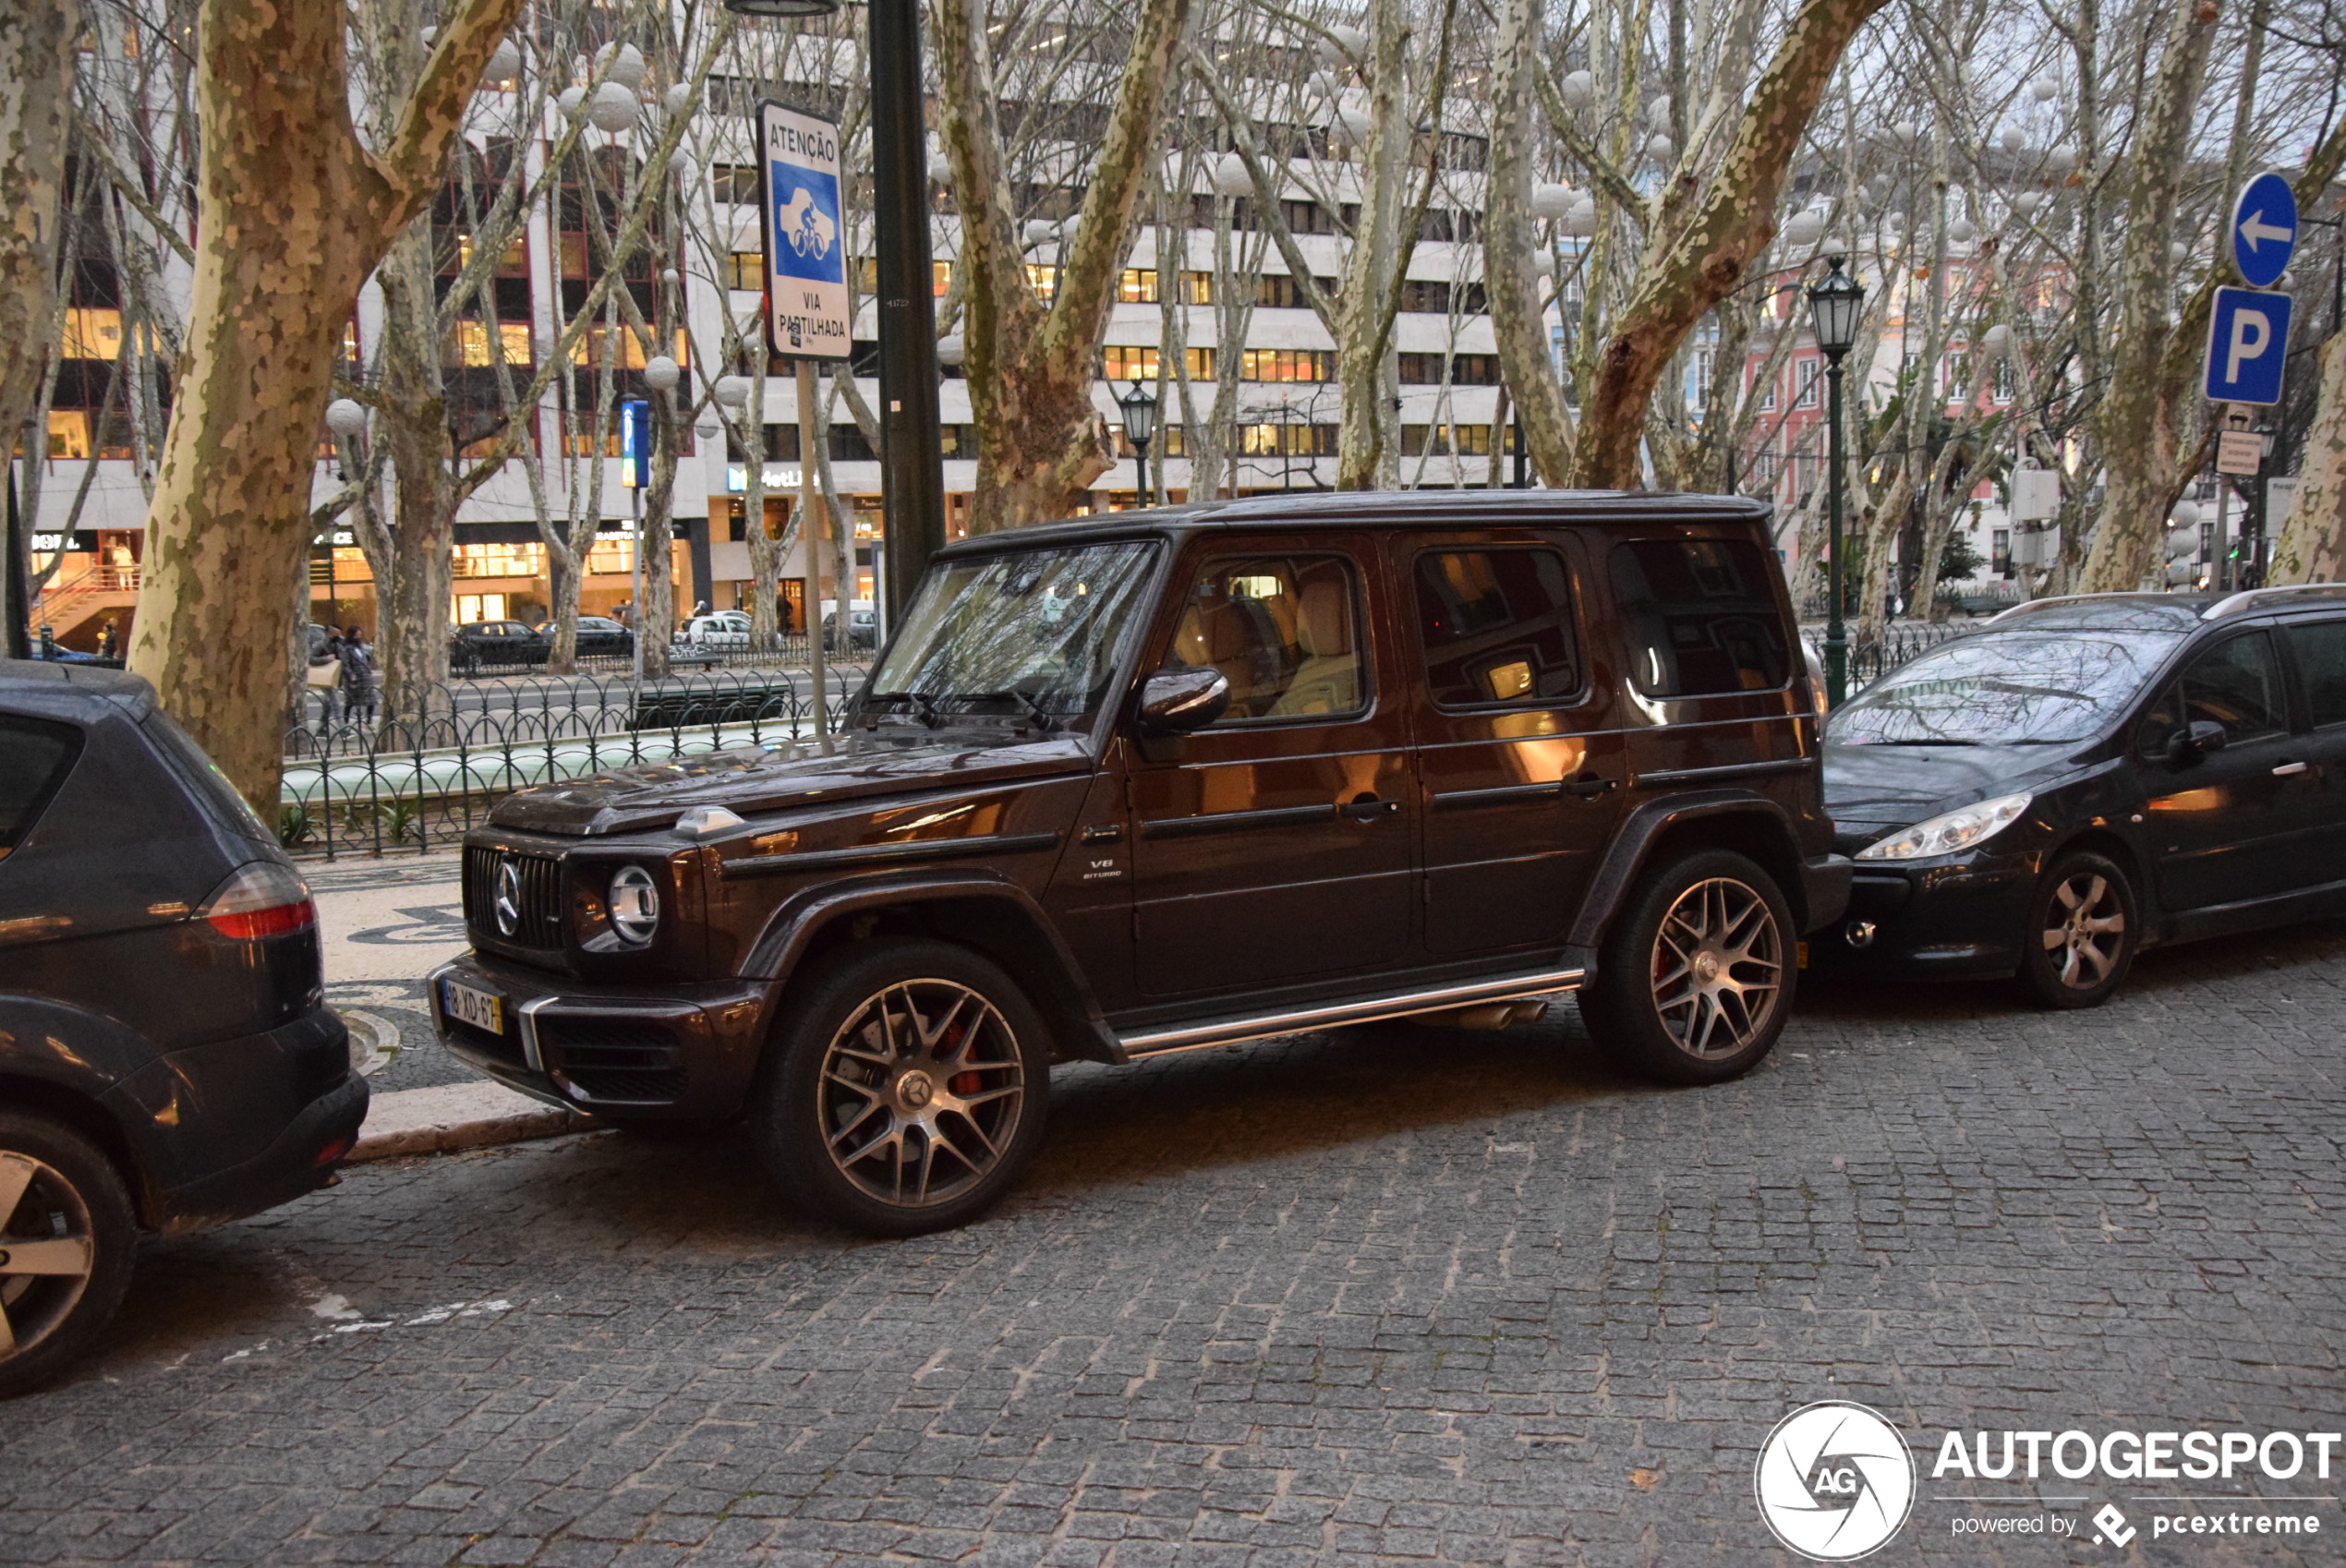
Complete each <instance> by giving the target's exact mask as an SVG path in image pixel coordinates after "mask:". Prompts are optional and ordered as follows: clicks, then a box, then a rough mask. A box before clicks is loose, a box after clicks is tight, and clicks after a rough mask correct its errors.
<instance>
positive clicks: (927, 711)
mask: <svg viewBox="0 0 2346 1568" xmlns="http://www.w3.org/2000/svg"><path fill="white" fill-rule="evenodd" d="M864 701H865V702H867V703H910V704H912V705H913V718H916V719H918V720H920V721H921V723H923V724H924V725H925V726H927V727H928V728H929V729H931V730H934V729H936V728H937V722H938V720H937V699H936V698H935V697H932V696H930V695H929V694H927V693H926V692H866V693H865V694H864Z"/></svg>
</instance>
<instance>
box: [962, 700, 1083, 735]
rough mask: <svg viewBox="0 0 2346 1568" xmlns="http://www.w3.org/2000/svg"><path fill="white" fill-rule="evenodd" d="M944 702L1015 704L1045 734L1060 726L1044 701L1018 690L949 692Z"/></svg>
mask: <svg viewBox="0 0 2346 1568" xmlns="http://www.w3.org/2000/svg"><path fill="white" fill-rule="evenodd" d="M944 700H945V701H946V702H949V703H1011V702H1014V703H1016V704H1018V705H1019V706H1021V707H1023V708H1024V709H1026V713H1027V717H1028V718H1032V719H1034V723H1035V725H1036V727H1037V728H1039V729H1040V730H1042V731H1043V733H1044V734H1046V735H1047V734H1049V733H1050V732H1051V731H1052V730H1055V729H1057V728H1058V718H1056V717H1055V716H1054V715H1053V714H1052V713H1051V711H1050V710H1049V709H1048V708H1046V707H1045V706H1043V703H1042V699H1041V698H1039V697H1037V696H1035V695H1034V693H1032V692H1021V691H1016V690H1013V691H1008V692H949V693H947V694H946V695H945V698H944Z"/></svg>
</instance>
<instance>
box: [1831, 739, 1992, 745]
mask: <svg viewBox="0 0 2346 1568" xmlns="http://www.w3.org/2000/svg"><path fill="white" fill-rule="evenodd" d="M1987 743H1988V742H1985V741H1956V740H1945V741H1930V740H1919V739H1911V740H1899V741H1852V742H1849V744H1851V745H1854V746H1984V745H1986V744H1987Z"/></svg>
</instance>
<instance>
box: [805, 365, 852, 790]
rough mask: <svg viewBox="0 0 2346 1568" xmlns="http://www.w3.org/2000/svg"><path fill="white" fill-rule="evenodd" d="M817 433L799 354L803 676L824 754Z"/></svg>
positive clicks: (824, 541)
mask: <svg viewBox="0 0 2346 1568" xmlns="http://www.w3.org/2000/svg"><path fill="white" fill-rule="evenodd" d="M822 439H823V431H822V429H821V428H819V427H818V426H816V423H815V362H814V361H813V360H812V359H802V360H800V361H799V362H798V515H799V517H800V519H801V520H802V525H801V527H800V528H799V530H798V543H799V548H800V549H804V551H805V552H806V662H807V673H808V678H809V680H810V681H811V683H812V684H813V686H814V688H815V739H816V741H817V742H820V744H821V745H822V748H823V751H824V753H825V754H828V753H829V752H830V749H831V742H830V733H831V727H830V714H829V712H828V706H829V699H828V694H827V693H826V690H825V688H826V686H827V684H828V682H827V681H825V680H824V675H825V673H826V672H825V670H824V669H823V557H824V554H825V553H826V551H827V550H828V549H829V540H828V533H829V530H828V529H827V528H825V527H824V526H823V523H824V514H825V513H827V512H828V511H829V510H830V509H829V508H828V507H827V506H825V505H824V504H823V498H822V495H821V494H820V492H819V491H818V490H817V489H816V485H815V450H816V449H815V443H816V441H818V440H822ZM839 621H840V627H841V628H842V629H844V628H845V627H846V625H847V605H846V603H845V600H844V598H842V600H841V602H840V608H839Z"/></svg>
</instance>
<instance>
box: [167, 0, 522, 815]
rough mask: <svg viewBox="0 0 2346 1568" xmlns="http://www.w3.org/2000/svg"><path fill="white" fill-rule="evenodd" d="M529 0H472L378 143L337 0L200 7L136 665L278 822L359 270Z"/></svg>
mask: <svg viewBox="0 0 2346 1568" xmlns="http://www.w3.org/2000/svg"><path fill="white" fill-rule="evenodd" d="M520 8H521V0H459V3H458V4H457V5H456V6H455V7H454V9H453V12H452V13H451V14H450V15H449V16H448V17H447V18H445V20H444V21H443V24H442V26H441V30H440V33H439V36H438V38H437V40H436V41H435V42H434V45H433V48H432V51H431V54H430V57H429V60H428V62H427V63H426V65H425V66H424V70H423V75H422V78H421V80H420V81H419V83H418V84H417V89H416V91H415V93H414V94H413V95H412V96H411V97H410V98H409V100H408V103H407V105H406V108H405V112H404V113H403V114H402V115H400V117H399V120H398V123H397V126H396V128H395V131H394V134H393V136H392V137H391V139H389V140H388V141H387V142H386V143H384V144H383V145H382V146H381V149H380V151H369V149H367V148H366V147H364V146H362V145H361V144H360V142H359V140H358V138H357V134H356V133H355V131H354V130H353V128H352V126H351V122H350V103H349V83H348V79H347V75H346V72H345V61H344V54H343V47H344V30H345V26H346V25H347V22H346V18H345V15H344V13H343V11H342V10H341V8H340V7H336V6H282V5H273V4H268V3H265V0H206V3H205V5H204V6H203V8H202V12H201V16H200V24H199V26H198V29H197V40H196V49H197V83H196V98H197V103H198V107H199V112H200V116H201V121H202V125H203V127H204V144H203V158H202V162H201V164H200V168H199V169H198V171H197V175H196V182H195V183H196V191H197V200H198V203H199V205H200V210H201V211H202V213H203V222H202V223H201V224H200V225H199V227H198V229H197V234H196V265H195V283H194V289H193V293H192V298H191V304H190V308H189V311H188V322H187V342H186V345H185V350H184V352H183V353H182V355H181V357H180V362H179V365H178V384H177V388H176V397H175V404H174V410H173V417H172V421H171V430H170V434H169V436H168V437H167V438H166V440H165V442H164V446H163V464H162V467H161V469H160V471H159V473H158V475H157V478H156V485H155V494H154V500H153V502H152V505H151V509H150V512H149V513H148V518H147V555H146V561H145V563H144V566H145V570H144V572H143V573H142V576H141V581H140V584H139V616H138V623H137V627H136V630H135V633H134V637H133V641H132V644H131V649H130V667H131V669H134V670H136V671H137V672H138V673H139V674H141V675H143V676H145V677H146V678H147V679H148V680H150V681H153V682H154V684H155V687H156V689H157V691H158V692H159V693H160V694H162V699H163V706H164V707H165V709H166V710H167V711H169V712H170V713H171V714H172V715H173V717H175V718H177V719H178V720H179V721H180V722H181V723H182V724H184V725H186V726H187V729H188V730H190V731H191V732H192V733H193V734H194V736H195V738H196V740H197V741H198V742H200V743H201V744H202V745H203V747H204V749H205V750H206V751H207V752H209V753H210V754H211V755H212V760H213V761H214V762H215V763H217V764H218V765H219V766H220V767H221V769H222V770H223V771H224V773H225V774H226V775H227V777H228V778H229V779H230V780H231V782H233V783H234V784H235V785H236V789H237V790H238V791H239V792H240V793H242V794H243V795H244V796H245V798H246V799H247V800H248V801H249V802H252V803H253V805H254V806H255V807H256V808H259V809H260V811H261V812H262V814H263V820H264V821H272V820H274V819H275V816H276V809H277V795H278V780H279V775H280V772H281V769H282V766H283V762H284V753H283V740H284V737H283V733H282V723H283V719H284V681H283V675H284V647H285V645H286V639H287V638H288V637H289V636H290V635H291V634H292V628H291V625H290V621H291V618H292V616H293V613H294V602H293V596H292V595H290V594H289V593H287V592H285V585H286V584H287V583H288V582H289V581H290V580H291V579H292V578H293V577H294V576H295V575H296V574H297V573H303V572H306V571H307V569H308V550H309V541H310V517H309V492H310V487H311V483H312V479H313V476H314V475H315V473H316V469H317V457H316V453H317V449H318V439H319V428H320V419H321V417H322V416H323V415H324V413H325V407H326V399H327V395H328V392H329V391H330V389H331V386H332V382H333V367H334V364H335V362H336V360H337V359H338V357H339V356H340V352H341V346H342V332H343V323H344V322H345V321H346V320H349V317H350V312H351V308H352V307H353V305H354V304H355V302H356V300H357V293H358V285H359V283H361V282H362V281H363V280H364V279H365V278H366V276H367V273H368V272H369V270H371V269H372V268H373V267H374V265H375V264H376V262H378V261H379V260H381V258H382V255H383V252H384V249H385V248H386V247H388V246H389V245H390V243H391V241H392V240H393V237H394V236H396V235H398V233H399V231H400V230H401V229H403V228H405V226H406V224H407V223H408V221H409V220H410V219H412V218H414V217H415V216H416V214H417V212H418V211H422V209H423V207H424V205H425V204H426V203H427V202H428V201H429V199H430V197H431V193H432V191H433V189H434V188H435V187H436V186H437V185H438V183H439V180H440V174H441V167H442V165H443V164H444V163H445V162H446V160H447V154H448V149H449V146H450V144H451V143H452V142H453V140H454V139H455V137H456V133H457V129H458V127H459V123H460V120H461V117H462V115H463V111H464V108H465V104H466V100H467V99H468V98H469V96H470V94H471V92H472V90H473V88H474V86H475V85H476V84H477V83H478V81H479V80H480V76H481V72H482V70H483V68H484V67H485V66H487V65H488V62H489V56H490V52H491V51H492V50H493V49H494V48H495V47H496V44H497V41H498V39H499V38H500V37H502V35H503V33H504V32H505V30H506V29H507V28H509V27H510V26H511V25H512V23H513V19H514V15H515V13H517V12H518V11H519V10H520Z"/></svg>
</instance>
